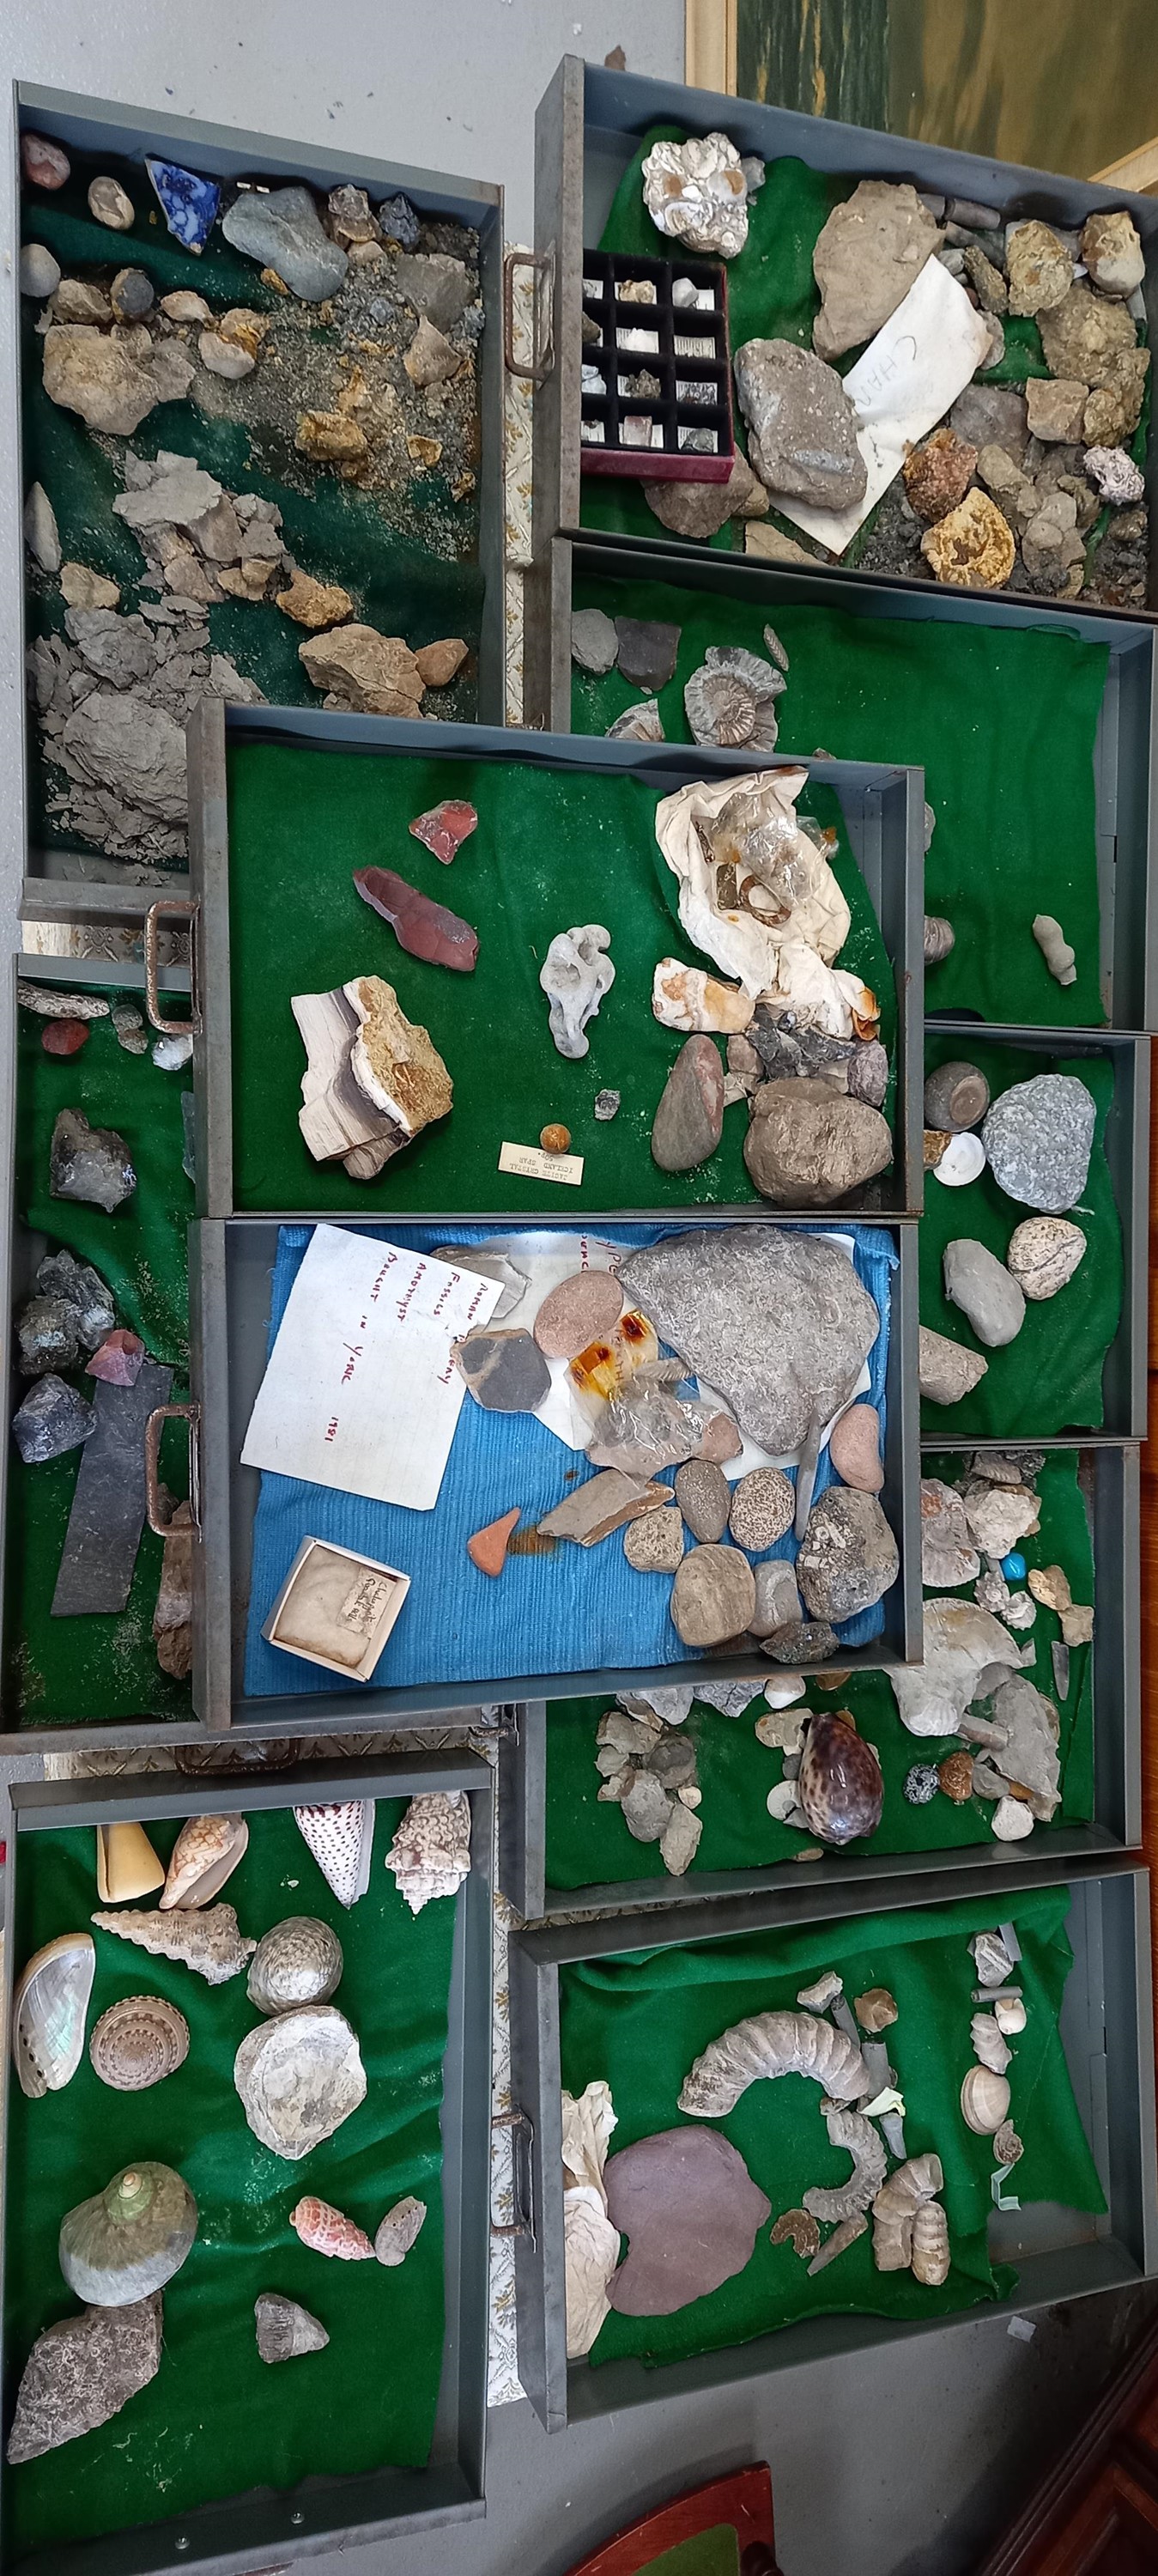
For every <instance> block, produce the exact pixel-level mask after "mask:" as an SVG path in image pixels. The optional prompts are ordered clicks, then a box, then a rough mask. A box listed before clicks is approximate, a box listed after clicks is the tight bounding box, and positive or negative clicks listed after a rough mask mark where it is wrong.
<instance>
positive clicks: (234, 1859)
mask: <svg viewBox="0 0 1158 2576" xmlns="http://www.w3.org/2000/svg"><path fill="white" fill-rule="evenodd" d="M248 1842H249V1827H248V1825H247V1824H246V1821H245V1818H244V1816H190V1818H189V1822H188V1824H185V1825H182V1827H181V1831H180V1833H179V1834H178V1836H177V1840H176V1842H175V1843H174V1845H173V1852H172V1857H171V1859H170V1862H169V1867H168V1869H167V1871H166V1873H165V1885H164V1888H163V1890H162V1893H161V1896H160V1898H159V1900H158V1902H159V1904H160V1907H161V1911H162V1913H164V1912H166V1911H167V1910H168V1909H169V1908H170V1907H171V1906H181V1907H187V1906H201V1905H209V1904H210V1903H211V1902H212V1899H213V1898H214V1897H215V1896H216V1895H217V1894H218V1891H219V1889H221V1888H223V1887H224V1885H225V1882H226V1879H227V1878H231V1877H232V1875H233V1872H234V1870H235V1869H236V1867H237V1864H238V1862H239V1860H242V1859H243V1858H244V1855H245V1850H246V1846H247V1844H248Z"/></svg>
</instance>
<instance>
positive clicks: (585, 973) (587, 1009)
mask: <svg viewBox="0 0 1158 2576" xmlns="http://www.w3.org/2000/svg"><path fill="white" fill-rule="evenodd" d="M610 946H611V932H610V931H609V930H604V928H603V926H602V924H601V923H600V922H596V921H592V922H588V923H587V925H586V927H585V928H579V929H575V930H560V931H557V932H556V934H555V937H554V938H553V940H552V941H551V945H550V947H549V948H548V950H547V954H546V956H545V958H544V960H543V964H542V967H541V969H540V973H539V982H540V985H541V986H542V989H543V991H544V993H545V994H546V996H547V1000H548V1003H549V1004H550V1029H551V1035H552V1037H553V1038H554V1041H555V1044H556V1046H557V1048H558V1050H559V1053H560V1055H565V1056H569V1057H572V1058H577V1057H579V1056H584V1055H586V1054H587V1052H588V1049H589V1047H590V1043H591V1041H590V1039H589V1038H588V1037H587V1036H586V1035H585V1031H586V1028H587V1023H588V1021H589V1020H593V1019H594V1018H595V1016H596V1013H597V1012H598V1009H599V1005H600V1003H601V1002H602V1000H603V998H604V995H605V994H607V993H609V992H610V991H611V987H612V985H613V983H614V982H615V968H614V966H613V965H612V962H611V959H610V957H609V955H608V953H607V952H608V950H609V948H610Z"/></svg>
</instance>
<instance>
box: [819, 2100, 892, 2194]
mask: <svg viewBox="0 0 1158 2576" xmlns="http://www.w3.org/2000/svg"><path fill="white" fill-rule="evenodd" d="M824 2125H825V2127H826V2129H827V2131H828V2136H829V2143H830V2145H831V2146H834V2147H844V2148H845V2149H846V2151H847V2153H848V2154H849V2155H850V2156H851V2157H852V2172H851V2174H850V2175H849V2178H848V2181H847V2182H843V2183H838V2184H837V2185H836V2186H835V2188H834V2189H832V2190H826V2189H822V2188H821V2187H820V2186H819V2185H817V2186H816V2187H814V2189H813V2190H811V2191H806V2192H805V2194H804V2206H805V2208H806V2209H807V2210H809V2211H810V2212H811V2214H812V2216H813V2218H819V2219H822V2220H823V2221H824V2222H825V2224H826V2225H827V2224H832V2223H835V2222H837V2221H839V2220H840V2219H842V2218H855V2217H857V2216H858V2215H859V2213H860V2212H861V2211H862V2210H865V2209H868V2208H870V2207H871V2205H872V2203H873V2201H874V2200H875V2198H876V2195H877V2193H878V2191H879V2190H880V2187H881V2184H882V2183H883V2181H884V2178H885V2164H886V2157H885V2151H884V2147H883V2145H882V2143H881V2140H880V2138H879V2137H878V2135H877V2132H876V2130H875V2129H874V2127H873V2124H872V2121H871V2120H865V2119H863V2118H862V2116H861V2114H860V2112H859V2111H850V2110H847V2109H846V2108H845V2107H844V2105H843V2104H841V2103H839V2102H832V2103H829V2104H828V2105H827V2106H826V2109H825V2113H824Z"/></svg>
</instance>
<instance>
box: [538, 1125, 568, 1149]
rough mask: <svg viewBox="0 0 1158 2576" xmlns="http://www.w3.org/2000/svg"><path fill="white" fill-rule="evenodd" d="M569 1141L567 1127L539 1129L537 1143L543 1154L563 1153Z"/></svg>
mask: <svg viewBox="0 0 1158 2576" xmlns="http://www.w3.org/2000/svg"><path fill="white" fill-rule="evenodd" d="M570 1142H571V1130H570V1128H569V1127H542V1128H540V1130H539V1143H540V1145H541V1146H542V1148H543V1152H544V1153H545V1154H565V1153H566V1151H567V1148H568V1146H569V1144H570Z"/></svg>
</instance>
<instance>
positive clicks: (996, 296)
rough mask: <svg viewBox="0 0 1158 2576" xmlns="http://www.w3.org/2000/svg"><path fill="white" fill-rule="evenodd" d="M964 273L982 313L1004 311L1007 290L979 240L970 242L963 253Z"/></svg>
mask: <svg viewBox="0 0 1158 2576" xmlns="http://www.w3.org/2000/svg"><path fill="white" fill-rule="evenodd" d="M963 257H964V266H965V274H966V276H967V278H968V280H969V283H970V285H971V286H972V287H973V289H974V291H975V293H976V296H977V301H978V303H979V305H980V306H981V310H982V312H983V313H992V314H998V313H1004V311H1005V309H1006V306H1007V304H1008V302H1009V290H1008V288H1007V286H1006V283H1005V279H1004V278H1003V276H1002V274H1001V271H1000V269H999V268H995V267H994V265H993V262H992V260H991V259H987V258H986V256H985V253H984V251H983V250H982V248H981V245H980V243H979V242H971V243H970V245H969V248H968V250H967V251H965V253H964V254H963Z"/></svg>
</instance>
